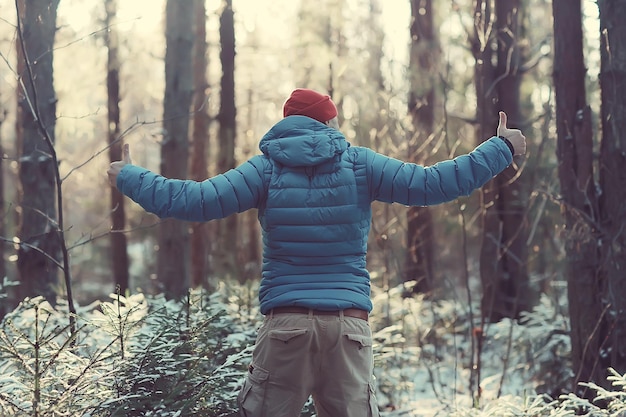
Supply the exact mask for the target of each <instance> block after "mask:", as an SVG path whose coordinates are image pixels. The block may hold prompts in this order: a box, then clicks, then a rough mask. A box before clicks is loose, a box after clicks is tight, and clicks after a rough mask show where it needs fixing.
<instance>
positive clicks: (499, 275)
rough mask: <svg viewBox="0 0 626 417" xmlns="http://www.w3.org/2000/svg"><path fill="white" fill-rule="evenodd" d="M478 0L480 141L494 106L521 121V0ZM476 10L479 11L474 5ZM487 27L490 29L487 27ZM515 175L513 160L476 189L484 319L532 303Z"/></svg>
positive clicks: (492, 123) (491, 123) (491, 124)
mask: <svg viewBox="0 0 626 417" xmlns="http://www.w3.org/2000/svg"><path fill="white" fill-rule="evenodd" d="M481 3H482V4H481ZM478 4H481V6H480V10H482V11H483V13H488V14H489V16H486V18H485V20H484V26H479V27H482V29H483V33H482V36H484V39H485V40H486V41H485V43H484V44H483V45H482V50H480V49H477V50H475V52H478V54H479V55H478V56H479V60H481V61H482V62H481V63H480V65H479V67H480V66H482V67H483V71H484V74H487V73H488V74H489V76H488V77H483V78H482V80H481V83H480V90H479V102H482V104H483V106H482V114H481V115H480V116H479V122H480V123H481V125H482V128H480V129H479V131H480V136H479V140H480V141H483V140H485V139H486V138H489V137H491V136H493V135H494V134H495V132H496V127H497V120H498V118H497V111H498V110H502V111H504V112H506V113H507V115H508V119H509V125H510V126H515V124H516V123H517V124H519V123H520V121H521V111H520V94H519V90H520V84H521V76H522V74H521V73H520V72H519V68H520V64H521V52H520V46H519V42H520V38H521V28H520V24H521V23H520V20H521V19H520V10H521V7H522V4H521V0H502V1H497V2H495V3H487V2H480V1H479V2H478V3H477V5H478ZM494 6H495V9H494V8H493V7H494ZM494 12H495V21H494V20H493V17H494ZM476 13H479V12H478V8H477V9H476ZM491 28H494V29H495V32H491ZM493 58H497V64H496V65H494V64H493V63H492V62H493ZM477 62H479V61H477ZM487 68H488V69H487ZM487 100H489V101H491V102H487ZM479 107H481V106H480V105H479ZM517 175H518V172H517V167H516V166H515V164H513V165H511V166H510V167H509V168H507V169H506V170H505V171H504V172H503V173H502V174H500V175H498V176H497V177H496V178H495V179H494V180H492V181H490V182H489V183H488V184H487V185H485V187H484V188H483V191H482V197H483V198H482V207H483V231H482V233H483V242H482V245H481V252H480V271H481V281H482V284H483V296H482V300H481V312H482V314H483V317H484V319H485V320H486V321H498V320H500V319H502V318H504V317H509V318H516V317H519V314H520V312H522V311H527V310H528V309H529V308H531V307H532V305H533V304H534V301H533V296H532V292H531V289H530V284H529V279H528V272H527V253H528V252H527V249H526V236H527V223H526V219H525V211H526V210H525V209H526V203H525V200H524V197H523V196H524V192H523V183H522V181H519V180H516V176H517Z"/></svg>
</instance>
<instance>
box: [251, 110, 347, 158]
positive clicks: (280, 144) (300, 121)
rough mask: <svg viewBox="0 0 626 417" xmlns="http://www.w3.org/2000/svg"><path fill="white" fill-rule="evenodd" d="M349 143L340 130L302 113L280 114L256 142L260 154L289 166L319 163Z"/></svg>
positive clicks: (341, 151) (344, 148) (341, 150)
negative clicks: (280, 118) (285, 115)
mask: <svg viewBox="0 0 626 417" xmlns="http://www.w3.org/2000/svg"><path fill="white" fill-rule="evenodd" d="M349 146H350V144H349V143H348V142H347V141H346V138H345V137H344V136H343V134H342V133H341V132H340V131H338V130H336V129H333V128H332V127H328V126H326V125H325V124H324V123H320V122H318V121H317V120H314V119H311V118H310V117H306V116H288V117H286V118H284V119H283V120H281V121H280V122H278V123H276V124H275V125H274V127H272V128H271V129H270V130H269V131H268V132H267V133H266V134H265V135H264V136H263V138H262V139H261V142H260V143H259V149H261V152H263V154H264V155H266V156H267V157H269V158H270V159H273V160H274V161H276V162H279V163H280V164H282V165H285V166H289V167H307V166H316V165H320V164H322V163H324V162H327V161H329V160H331V159H333V158H334V157H335V156H336V155H339V154H341V153H343V152H344V151H345V150H346V149H348V147H349Z"/></svg>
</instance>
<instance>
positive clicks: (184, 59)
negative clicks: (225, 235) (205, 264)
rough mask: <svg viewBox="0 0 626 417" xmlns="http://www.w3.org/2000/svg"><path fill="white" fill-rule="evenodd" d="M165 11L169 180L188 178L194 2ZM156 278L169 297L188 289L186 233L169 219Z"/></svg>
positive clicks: (173, 1)
mask: <svg viewBox="0 0 626 417" xmlns="http://www.w3.org/2000/svg"><path fill="white" fill-rule="evenodd" d="M165 13H166V23H165V37H166V52H165V99H164V102H163V143H162V145H161V173H162V174H163V175H164V176H166V177H168V178H179V179H183V178H187V165H188V159H189V110H190V108H191V96H192V90H193V85H192V84H193V70H192V58H191V52H192V49H193V36H194V33H193V22H194V20H193V13H194V7H193V2H191V1H177V0H168V1H167V5H166V12H165ZM158 276H159V280H160V282H161V283H162V284H163V289H164V292H165V295H166V297H168V298H181V297H182V296H184V295H185V294H186V292H187V290H188V289H189V284H190V276H189V232H188V224H186V223H185V222H181V221H177V220H172V219H169V220H164V221H163V222H162V223H161V227H160V236H159V253H158Z"/></svg>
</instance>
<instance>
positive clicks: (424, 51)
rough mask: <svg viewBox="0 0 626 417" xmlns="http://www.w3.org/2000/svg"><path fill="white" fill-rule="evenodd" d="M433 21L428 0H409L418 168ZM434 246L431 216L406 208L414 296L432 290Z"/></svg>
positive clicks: (430, 82)
mask: <svg viewBox="0 0 626 417" xmlns="http://www.w3.org/2000/svg"><path fill="white" fill-rule="evenodd" d="M433 19H434V17H433V7H432V0H411V26H410V34H411V50H410V56H409V60H410V62H409V73H410V86H409V89H410V91H409V100H408V111H409V115H410V116H411V121H412V126H413V131H412V132H411V133H412V134H411V137H410V139H409V145H408V152H409V161H411V162H415V163H421V164H423V163H424V160H425V158H426V156H428V155H424V154H418V153H417V152H418V149H419V148H420V146H421V145H422V144H423V143H424V142H426V141H428V140H429V137H431V135H432V133H433V130H434V124H435V111H434V107H435V103H434V101H435V85H436V72H435V68H436V63H435V60H436V55H437V46H436V40H435V34H434V30H433V26H434V23H433ZM434 244H435V236H434V226H433V216H432V213H431V211H430V209H429V208H428V207H409V209H408V211H407V255H406V258H405V265H404V280H405V281H416V284H415V286H414V287H413V292H415V293H429V292H431V291H432V290H433V289H434V286H435V283H434V279H435V277H434V267H433V266H434V265H433V264H434Z"/></svg>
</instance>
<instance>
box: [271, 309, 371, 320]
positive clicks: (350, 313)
mask: <svg viewBox="0 0 626 417" xmlns="http://www.w3.org/2000/svg"><path fill="white" fill-rule="evenodd" d="M341 311H343V315H344V316H345V317H353V318H355V319H361V320H365V321H367V319H368V317H369V316H368V314H367V311H365V310H360V309H358V308H346V309H345V310H333V311H326V310H314V309H310V308H306V307H276V308H273V309H271V310H270V312H269V314H309V313H311V314H313V315H315V316H339V315H340V314H341Z"/></svg>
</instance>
